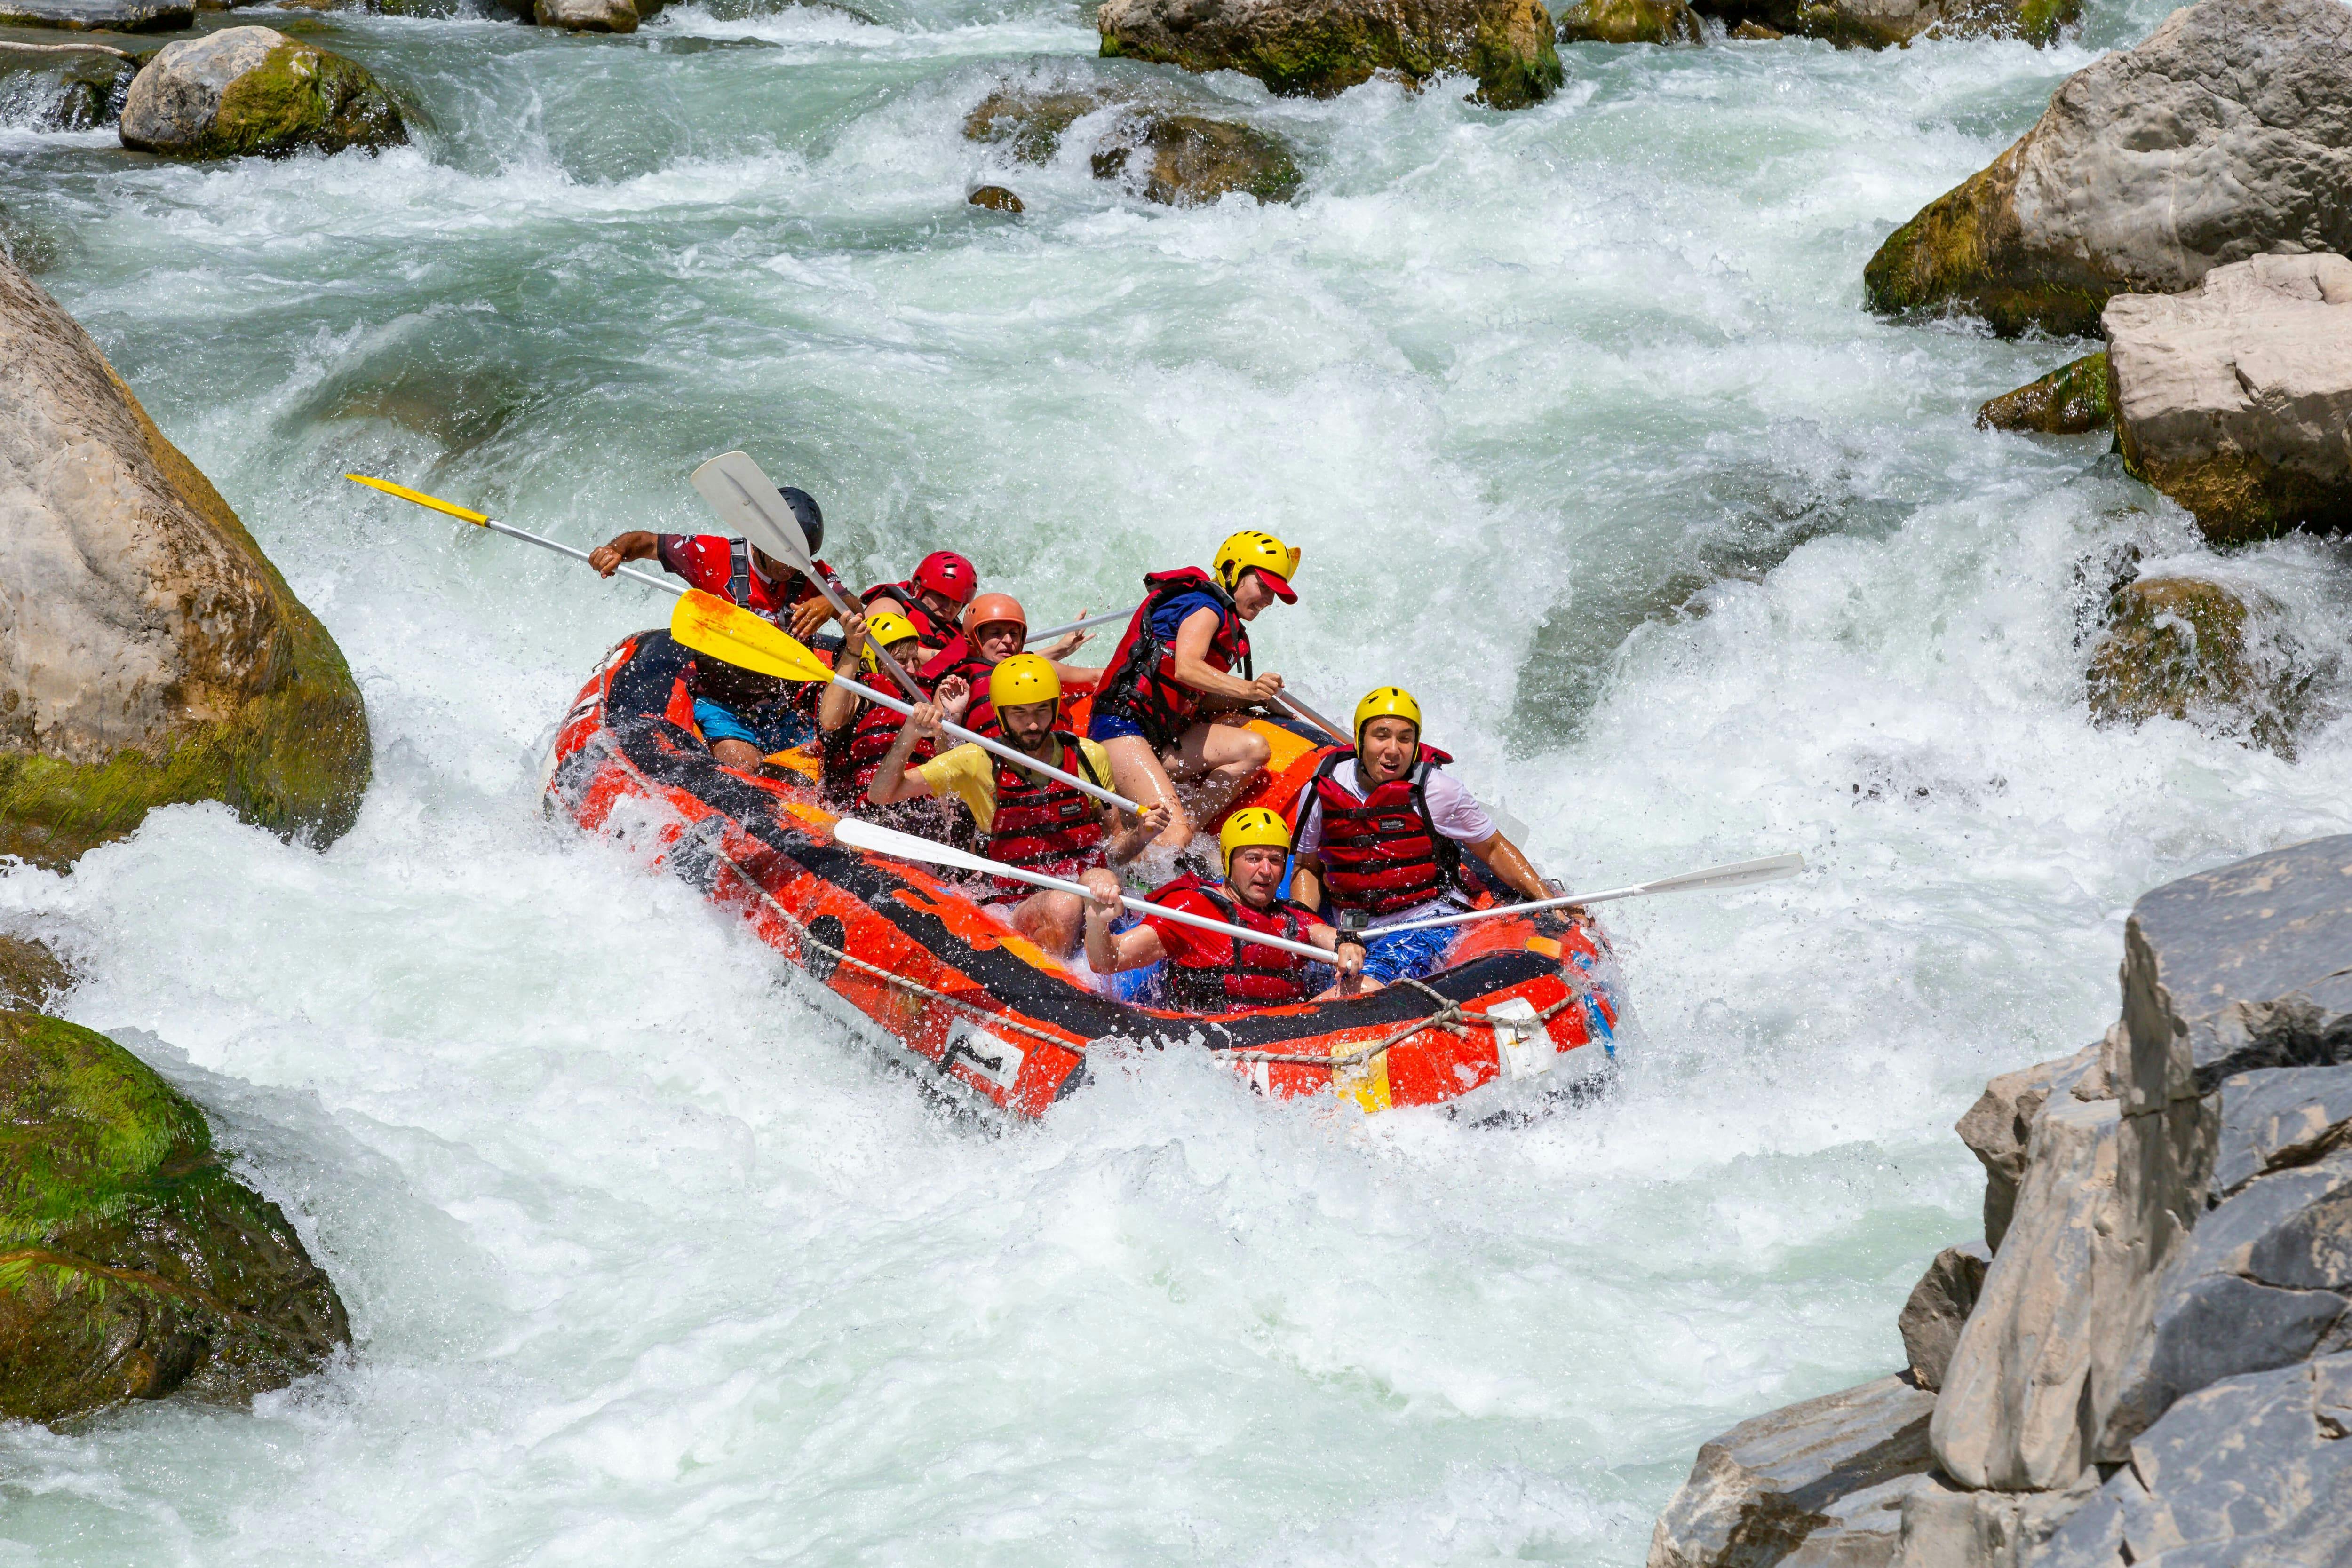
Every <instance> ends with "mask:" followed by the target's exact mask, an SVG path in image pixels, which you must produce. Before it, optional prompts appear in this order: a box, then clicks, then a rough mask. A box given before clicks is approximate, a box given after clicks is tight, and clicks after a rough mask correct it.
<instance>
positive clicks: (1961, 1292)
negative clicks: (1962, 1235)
mask: <svg viewBox="0 0 2352 1568" xmlns="http://www.w3.org/2000/svg"><path fill="white" fill-rule="evenodd" d="M1991 1264H1992V1249H1990V1248H1989V1247H1987V1246H1986V1245H1985V1244H1984V1243H1983V1242H1981V1241H1964V1242H1962V1243H1961V1244H1960V1245H1959V1246H1958V1247H1947V1248H1945V1249H1943V1250H1942V1251H1941V1252H1938V1253H1937V1254H1936V1257H1935V1260H1934V1261H1932V1262H1930V1263H1929V1264H1928V1265H1927V1272H1926V1273H1924V1274H1922V1275H1920V1276H1919V1282H1918V1283H1917V1284H1916V1285H1914V1286H1912V1287H1911V1294H1910V1296H1909V1297H1908V1298H1907V1299H1906V1301H1904V1303H1903V1311H1902V1312H1899V1313H1897V1314H1896V1315H1895V1333H1899V1334H1901V1335H1902V1336H1903V1359H1904V1360H1906V1361H1907V1362H1909V1363H1910V1364H1911V1381H1912V1382H1914V1383H1916V1384H1917V1385H1919V1386H1920V1387H1922V1388H1925V1389H1928V1390H1930V1391H1932V1390H1935V1389H1938V1388H1941V1387H1943V1386H1944V1371H1945V1369H1946V1368H1947V1367H1948V1366H1950V1365H1951V1364H1952V1351H1953V1348H1954V1347H1955V1346H1957V1345H1958V1343H1960V1330H1961V1328H1962V1327H1963V1326H1964V1325H1965V1324H1966V1323H1967V1322H1968V1321H1969V1313H1970V1312H1974V1311H1976V1307H1977V1298H1978V1297H1979V1296H1980V1295H1982V1294H1983V1293H1984V1281H1985V1270H1987V1269H1988V1268H1990V1266H1991Z"/></svg>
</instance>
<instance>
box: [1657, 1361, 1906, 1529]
mask: <svg viewBox="0 0 2352 1568" xmlns="http://www.w3.org/2000/svg"><path fill="white" fill-rule="evenodd" d="M1935 1406H1936V1396H1934V1395H1933V1394H1930V1393H1928V1392H1927V1391H1926V1390H1924V1389H1921V1388H1918V1387H1916V1386H1915V1385H1913V1384H1912V1383H1911V1382H1910V1381H1909V1380H1907V1379H1906V1378H1903V1377H1882V1378H1880V1379H1879V1380H1878V1381H1877V1382H1875V1383H1865V1384H1864V1385H1861V1386H1860V1387H1857V1388H1848V1389H1845V1390H1843V1391H1842V1392H1840V1393H1836V1394H1825V1395H1823V1396H1821V1397H1820V1398H1818V1399H1808V1400H1805V1401H1803V1402H1802V1403H1801V1404H1797V1405H1790V1406H1787V1407H1786V1408H1784V1409H1780V1410H1774V1411H1771V1412H1769V1413H1768V1414H1766V1415H1762V1416H1756V1417H1754V1418H1753V1419H1750V1420H1747V1421H1742V1422H1741V1423H1740V1424H1739V1425H1738V1426H1737V1427H1733V1428H1731V1430H1730V1431H1728V1432H1726V1433H1724V1434H1723V1436H1721V1437H1717V1438H1715V1439H1713V1440H1712V1441H1710V1442H1708V1443H1706V1444H1705V1445H1703V1446H1702V1447H1701V1448H1699V1451H1698V1462H1697V1464H1696V1465H1695V1466H1694V1467H1692V1469H1691V1473H1690V1479H1688V1480H1686V1481H1685V1482H1684V1483H1683V1486H1682V1490H1680V1491H1678V1492H1676V1493H1675V1496H1674V1500H1673V1501H1671V1502H1669V1503H1668V1504H1667V1505H1666V1511H1664V1513H1662V1514H1660V1515H1659V1516H1658V1525H1657V1529H1656V1530H1655V1531H1654V1532H1653V1533H1652V1535H1651V1538H1650V1557H1649V1564H1648V1568H1717V1565H1718V1564H1730V1563H1779V1562H1781V1561H1782V1560H1784V1559H1788V1558H1789V1557H1790V1553H1791V1552H1798V1551H1800V1550H1803V1551H1804V1552H1806V1555H1807V1558H1808V1560H1811V1561H1820V1562H1836V1561H1843V1560H1848V1559H1853V1558H1854V1557H1855V1555H1856V1553H1857V1552H1860V1551H1862V1550H1863V1543H1862V1541H1861V1540H1857V1539H1855V1538H1856V1537H1862V1538H1867V1539H1868V1540H1869V1541H1871V1542H1873V1543H1874V1544H1873V1548H1872V1549H1873V1550H1874V1551H1875V1553H1876V1560H1877V1561H1879V1562H1884V1561H1885V1558H1886V1555H1887V1554H1888V1553H1891V1552H1892V1551H1893V1549H1894V1545H1895V1535H1896V1532H1897V1531H1899V1530H1900V1529H1901V1526H1902V1514H1901V1511H1900V1510H1901V1506H1902V1499H1903V1494H1904V1493H1905V1492H1906V1490H1909V1488H1910V1486H1912V1485H1914V1484H1916V1478H1917V1477H1919V1476H1920V1475H1922V1474H1923V1473H1925V1472H1926V1470H1927V1467H1928V1462H1929V1461H1928V1453H1927V1417H1928V1413H1929V1412H1930V1411H1932V1410H1933V1409H1934V1408H1935ZM1832 1540H1842V1548H1841V1549H1840V1550H1838V1551H1836V1552H1832Z"/></svg>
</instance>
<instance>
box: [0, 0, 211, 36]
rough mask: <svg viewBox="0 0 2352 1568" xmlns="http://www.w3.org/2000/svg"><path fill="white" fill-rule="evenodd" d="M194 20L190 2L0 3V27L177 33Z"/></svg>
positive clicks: (91, 0)
mask: <svg viewBox="0 0 2352 1568" xmlns="http://www.w3.org/2000/svg"><path fill="white" fill-rule="evenodd" d="M195 21H196V8H195V6H194V4H193V3H192V0H0V26H9V27H63V28H66V29H68V30H69V31H72V32H77V33H177V32H180V31H182V30H184V29H185V28H188V27H192V26H195Z"/></svg>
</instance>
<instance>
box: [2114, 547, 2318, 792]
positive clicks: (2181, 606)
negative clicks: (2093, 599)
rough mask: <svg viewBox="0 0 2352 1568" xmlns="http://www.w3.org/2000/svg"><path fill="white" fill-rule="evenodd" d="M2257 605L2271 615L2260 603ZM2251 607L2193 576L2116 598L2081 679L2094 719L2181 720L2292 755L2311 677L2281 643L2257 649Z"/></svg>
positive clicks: (2121, 592) (2145, 582)
mask: <svg viewBox="0 0 2352 1568" xmlns="http://www.w3.org/2000/svg"><path fill="white" fill-rule="evenodd" d="M2260 607H2261V608H2262V609H2263V611H2264V612H2266V613H2267V615H2268V617H2269V618H2271V619H2273V620H2274V619H2275V618H2276V617H2277V614H2278V612H2277V610H2276V607H2275V606H2273V605H2272V604H2270V603H2269V602H2268V601H2262V603H2261V606H2260ZM2252 608H2253V607H2252V606H2250V605H2249V604H2248V602H2247V601H2246V600H2245V599H2243V598H2242V597H2240V596H2239V595H2238V594H2237V593H2236V592H2234V591H2231V590H2230V589H2227V588H2224V587H2222V586H2221V584H2220V583H2217V582H2205V581H2200V580H2198V579H2196V578H2188V577H2161V578H2141V579H2139V580H2136V581H2133V582H2131V583H2128V584H2126V585H2125V586H2124V587H2122V588H2120V589H2118V590H2116V593H2115V595H2114V597H2113V598H2112V599H2111V600H2110V601H2108V606H2107V626H2106V630H2105V632H2104V633H2103V634H2102V635H2101V636H2100V638H2099V641H2098V642H2097V643H2096V644H2095V646H2094V647H2093V649H2092V652H2091V664H2090V668H2089V670H2088V671H2087V672H2086V693H2087V695H2088V697H2089V700H2090V707H2091V717H2092V719H2093V720H2094V721H2095V723H2098V724H2103V725H2105V724H2126V725H2137V724H2144V723H2146V722H2147V720H2149V719H2151V718H2174V719H2181V720H2184V721H2186V722H2188V723H2190V724H2195V725H2198V726H2200V727H2204V728H2207V729H2210V730H2213V731H2215V732H2217V733H2224V734H2232V733H2233V734H2236V735H2239V736H2241V737H2243V738H2246V739H2249V740H2251V741H2252V742H2253V743H2254V744H2255V745H2258V746H2262V747H2268V748H2269V749H2271V750H2273V751H2276V752H2278V753H2280V754H2281V755H2282V756H2287V757H2292V756H2293V755H2294V732H2295V727H2296V725H2297V722H2298V721H2299V720H2300V718H2301V717H2302V715H2303V711H2304V708H2305V689H2306V687H2307V686H2308V685H2309V676H2308V675H2307V674H2304V673H2302V672H2300V671H2299V670H2298V669H2297V667H2296V662H2295V660H2294V658H2293V657H2292V653H2293V652H2294V650H2293V649H2292V648H2291V647H2290V646H2289V645H2288V644H2286V643H2284V642H2278V643H2274V644H2273V645H2267V646H2261V645H2258V644H2257V640H2256V638H2255V637H2254V635H2253V634H2252V631H2251V630H2250V627H2249V616H2250V613H2251V612H2252Z"/></svg>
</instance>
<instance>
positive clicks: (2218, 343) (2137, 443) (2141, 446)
mask: <svg viewBox="0 0 2352 1568" xmlns="http://www.w3.org/2000/svg"><path fill="white" fill-rule="evenodd" d="M2347 15H2352V11H2347ZM2104 323H2105V328H2106V333H2107V356H2108V360H2109V361H2110V362H2111V363H2112V364H2113V365H2114V367H2115V385H2116V440H2117V441H2118V443H2120V444H2121V445H2122V447H2123V454H2124V465H2125V466H2126V468H2128V469H2129V470H2130V471H2131V472H2132V473H2133V474H2134V475H2135V476H2137V477H2139V478H2142V479H2145V480H2147V482H2148V483H2149V484H2150V485H2153V486H2156V487H2157V488H2158V489H2159V490H2161V491H2163V492H2164V493H2165V494H2166V495H2168V496H2169V497H2172V498H2173V499H2174V500H2176V501H2178V502H2179V503H2180V504H2181V505H2182V506H2184V507H2188V508H2189V511H2190V512H2191V513H2192V514H2194V515H2195V517H2196V518H2197V526H2198V527H2199V528H2201V529H2203V530H2204V533H2205V537H2206V538H2210V539H2211V540H2212V541H2213V542H2215V543H2216V544H2238V543H2242V542H2244V541H2246V540H2249V539H2259V538H2269V537H2270V536H2271V535H2273V534H2276V533H2280V532H2283V531H2284V530H2285V529H2287V528H2294V527H2297V526H2309V527H2312V528H2321V529H2337V528H2346V527H2352V445H2347V443H2346V441H2345V438H2344V433H2345V431H2346V429H2347V425H2352V261H2347V260H2345V259H2344V258H2343V257H2342V256H2255V257H2254V258H2253V259H2252V260H2250V261H2242V262H2238V263H2235V264H2234V265H2232V266H2229V267H2216V268H2215V269H2214V270H2212V271H2211V272H2209V273H2207V274H2206V275H2205V280H2204V282H2203V283H2202V284H2200V286H2199V287H2198V288H2197V289H2196V291H2195V292H2193V293H2189V294H2178V295H2161V296H2159V295H2146V294H2129V295H2124V296H2122V297H2120V298H2116V299H2113V300H2110V301H2109V302H2108V304H2107V308H2106V313H2105V317H2104Z"/></svg>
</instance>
